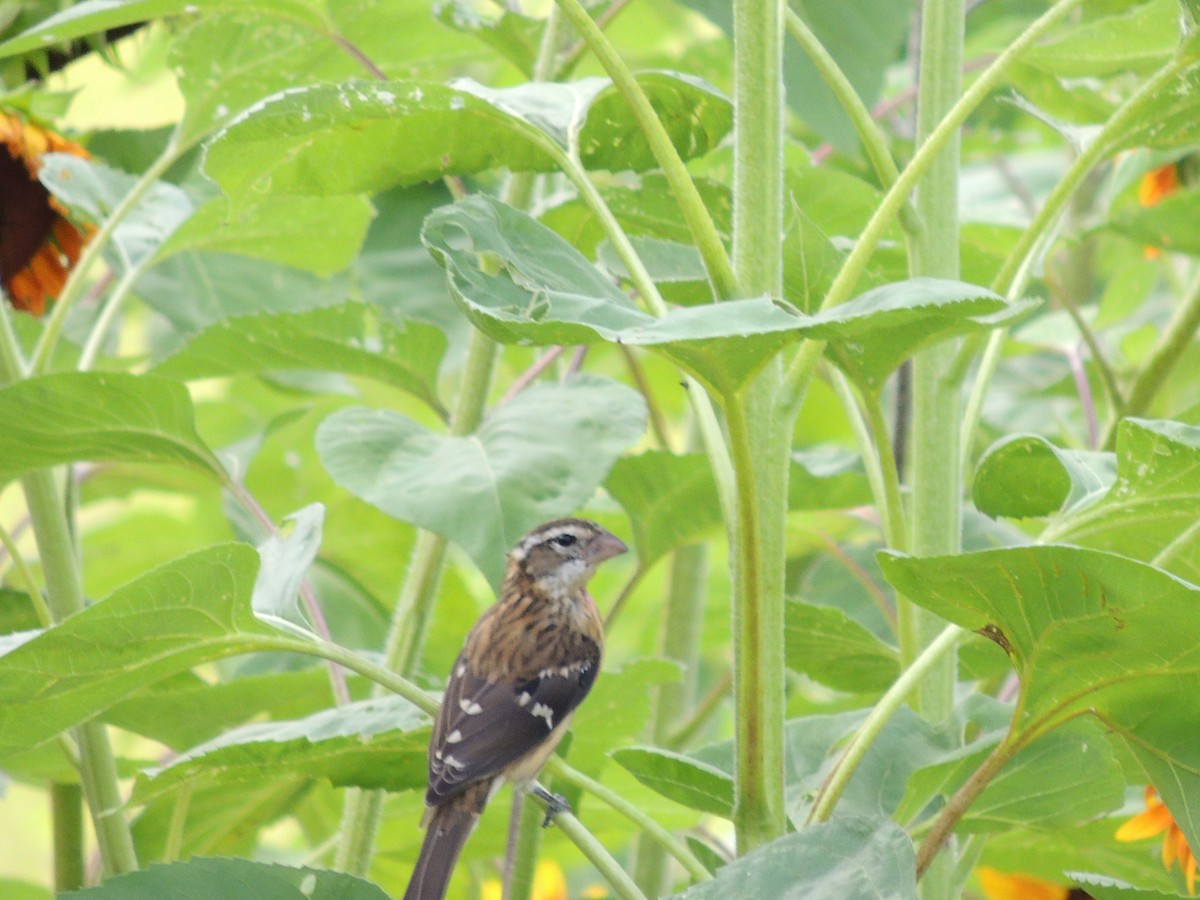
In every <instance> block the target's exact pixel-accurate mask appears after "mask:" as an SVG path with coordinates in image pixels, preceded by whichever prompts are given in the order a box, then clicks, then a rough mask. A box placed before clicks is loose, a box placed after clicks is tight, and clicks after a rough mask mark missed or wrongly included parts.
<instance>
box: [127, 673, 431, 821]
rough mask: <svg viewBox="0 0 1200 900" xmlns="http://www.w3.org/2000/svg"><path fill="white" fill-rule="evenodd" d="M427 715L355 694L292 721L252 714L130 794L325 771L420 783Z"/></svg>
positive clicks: (143, 778) (372, 780)
mask: <svg viewBox="0 0 1200 900" xmlns="http://www.w3.org/2000/svg"><path fill="white" fill-rule="evenodd" d="M428 748H429V717H428V716H426V715H425V714H424V713H422V712H420V711H419V710H417V709H416V708H415V707H413V705H412V704H411V703H409V702H407V701H406V700H402V699H400V698H399V697H383V698H374V699H370V700H360V701H358V702H356V703H348V704H346V705H344V706H338V707H335V708H333V709H325V710H322V711H320V712H317V713H314V714H313V715H310V716H308V717H306V718H304V719H300V720H297V721H291V722H256V723H253V724H250V725H243V726H242V727H241V728H236V729H234V730H233V731H229V732H227V733H225V734H223V735H221V736H220V737H218V738H215V739H214V740H211V741H209V742H207V743H205V744H202V745H200V746H199V747H195V748H193V749H191V750H189V751H188V752H187V753H184V754H183V755H182V756H180V757H178V758H176V759H174V760H172V761H171V763H170V765H167V766H164V767H162V768H159V769H150V770H146V771H144V772H143V773H142V775H140V776H139V777H138V781H137V784H136V785H135V786H134V791H133V796H132V798H131V801H132V802H133V803H135V804H142V803H147V802H150V801H151V800H154V799H156V798H158V797H160V796H162V795H163V794H165V793H167V792H170V791H174V790H178V789H179V788H180V787H183V786H186V785H192V786H197V785H201V784H203V785H204V786H206V787H211V786H213V785H216V786H221V787H225V788H226V789H228V790H230V791H236V790H237V789H238V788H239V787H240V786H241V785H245V784H264V783H268V782H275V781H279V780H292V781H306V780H308V779H310V778H325V779H328V780H329V781H330V782H331V783H332V784H333V785H334V786H335V787H347V786H354V787H362V788H368V789H372V790H374V789H382V790H388V791H402V790H412V789H415V788H418V787H423V786H424V785H425V779H426V754H427V752H428Z"/></svg>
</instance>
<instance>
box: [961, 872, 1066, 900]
mask: <svg viewBox="0 0 1200 900" xmlns="http://www.w3.org/2000/svg"><path fill="white" fill-rule="evenodd" d="M979 886H980V887H981V888H982V889H983V895H984V896H985V897H987V900H1067V897H1069V896H1070V893H1071V892H1070V891H1069V890H1068V889H1067V888H1065V887H1062V886H1061V885H1057V884H1051V883H1050V882H1048V881H1042V880H1041V879H1040V878H1033V877H1031V876H1029V875H1016V874H1012V873H1006V872H998V871H996V870H995V869H993V868H991V867H990V866H980V867H979Z"/></svg>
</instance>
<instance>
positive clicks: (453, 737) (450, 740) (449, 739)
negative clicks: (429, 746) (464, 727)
mask: <svg viewBox="0 0 1200 900" xmlns="http://www.w3.org/2000/svg"><path fill="white" fill-rule="evenodd" d="M461 740H462V732H461V731H459V730H458V729H457V728H455V729H454V730H453V731H452V732H450V733H449V734H448V735H446V743H447V744H457V743H458V742H459V741H461Z"/></svg>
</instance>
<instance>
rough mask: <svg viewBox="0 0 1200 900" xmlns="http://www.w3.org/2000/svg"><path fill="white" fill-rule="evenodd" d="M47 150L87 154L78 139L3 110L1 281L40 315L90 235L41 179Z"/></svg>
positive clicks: (12, 297)
mask: <svg viewBox="0 0 1200 900" xmlns="http://www.w3.org/2000/svg"><path fill="white" fill-rule="evenodd" d="M47 153H70V154H73V155H75V156H81V157H84V158H87V157H88V152H87V151H86V150H84V149H83V148H82V147H80V146H79V145H78V144H76V143H73V142H71V141H68V140H67V139H66V138H63V137H61V136H60V135H57V134H55V133H54V132H53V131H50V130H48V129H46V128H42V127H41V126H40V125H37V124H35V123H33V122H30V121H28V120H26V119H24V118H23V117H21V116H20V115H18V114H17V113H14V112H5V111H4V110H0V285H2V286H3V288H4V293H5V295H6V296H7V297H8V299H9V302H11V303H12V305H13V306H15V307H16V308H17V309H22V310H25V311H27V312H31V313H33V314H34V315H38V316H40V315H41V314H42V313H44V312H45V311H46V305H47V303H48V302H49V301H51V300H53V299H54V298H56V297H57V296H58V295H59V293H60V292H61V291H62V288H63V285H64V284H65V283H66V280H67V274H68V273H69V272H70V270H71V267H72V266H73V265H74V264H75V263H76V262H77V261H78V260H79V253H80V250H81V249H82V247H83V244H84V242H85V241H86V240H87V231H86V230H85V229H83V228H81V227H78V226H76V225H74V224H73V223H72V222H71V221H70V219H69V218H68V217H67V211H66V210H65V209H63V207H62V206H61V205H60V204H59V203H58V201H57V200H55V199H54V197H52V196H51V195H50V192H49V191H48V190H46V188H45V186H44V185H43V184H42V183H41V182H40V181H38V178H37V173H38V170H39V169H40V168H41V166H42V156H44V155H45V154H47Z"/></svg>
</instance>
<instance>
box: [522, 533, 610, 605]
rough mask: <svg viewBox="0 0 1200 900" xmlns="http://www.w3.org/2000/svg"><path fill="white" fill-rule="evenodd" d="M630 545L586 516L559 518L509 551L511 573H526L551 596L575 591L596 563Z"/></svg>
mask: <svg viewBox="0 0 1200 900" xmlns="http://www.w3.org/2000/svg"><path fill="white" fill-rule="evenodd" d="M628 549H629V548H628V547H626V546H625V544H624V543H623V542H622V541H621V540H620V539H619V538H617V537H616V536H615V535H613V534H611V533H610V532H608V531H606V530H605V529H603V528H601V527H600V526H599V525H597V524H596V523H595V522H589V521H588V520H586V519H555V520H554V521H552V522H547V523H546V524H544V525H539V526H538V527H537V528H535V529H533V531H531V532H529V534H527V535H525V537H523V538H521V541H520V543H518V544H517V546H516V547H514V548H513V550H512V552H511V553H510V554H509V555H508V572H509V577H514V576H515V577H523V578H525V579H528V580H529V581H531V582H533V583H534V584H535V585H537V586H538V587H539V588H541V590H542V591H544V592H545V593H546V594H547V595H549V596H565V595H567V594H572V593H574V592H575V591H577V590H579V589H581V588H582V587H583V586H584V585H586V584H587V582H588V579H589V578H591V577H592V575H593V573H594V572H595V571H596V566H597V565H599V564H600V563H602V562H604V560H606V559H611V558H612V557H614V556H616V555H618V554H620V553H624V552H625V551H626V550H628Z"/></svg>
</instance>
